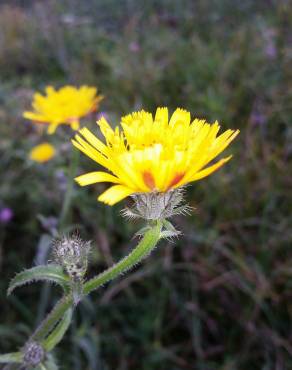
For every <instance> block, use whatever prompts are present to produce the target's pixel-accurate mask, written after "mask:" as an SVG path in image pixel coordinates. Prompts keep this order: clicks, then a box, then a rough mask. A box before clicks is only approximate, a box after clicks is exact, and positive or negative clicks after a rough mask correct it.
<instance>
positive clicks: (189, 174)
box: [73, 108, 239, 205]
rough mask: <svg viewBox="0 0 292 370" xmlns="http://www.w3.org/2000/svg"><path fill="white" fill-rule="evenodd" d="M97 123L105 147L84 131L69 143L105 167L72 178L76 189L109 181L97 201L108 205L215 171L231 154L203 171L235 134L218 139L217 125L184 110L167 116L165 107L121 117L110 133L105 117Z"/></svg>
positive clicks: (166, 189) (237, 131)
mask: <svg viewBox="0 0 292 370" xmlns="http://www.w3.org/2000/svg"><path fill="white" fill-rule="evenodd" d="M98 125H99V127H100V130H101V132H102V134H103V136H104V137H105V139H106V144H104V143H103V142H101V141H100V140H99V139H98V138H97V137H96V136H94V135H93V134H92V133H91V132H90V131H89V130H88V129H87V128H82V129H81V130H80V131H79V134H80V135H76V136H75V140H73V144H74V145H75V146H76V148H78V149H79V150H81V151H82V152H83V153H85V154H86V155H87V156H88V157H90V158H91V159H93V160H94V161H96V162H97V163H99V164H101V165H102V166H103V167H105V168H107V169H108V170H109V171H111V172H112V174H109V173H107V172H100V171H98V172H91V173H87V174H85V175H82V176H79V177H77V178H76V181H77V182H78V183H79V184H80V185H81V186H85V185H89V184H93V183H98V182H111V183H114V184H116V185H114V186H112V187H111V188H109V189H108V190H106V191H105V192H104V193H103V194H102V195H100V196H99V198H98V200H100V201H101V202H104V203H106V204H109V205H113V204H115V203H117V202H118V201H120V200H121V199H123V198H125V197H127V196H128V195H132V194H135V193H149V192H167V191H169V190H172V189H175V188H179V187H181V186H183V185H185V184H187V183H189V182H192V181H196V180H200V179H202V178H204V177H206V176H208V175H210V174H211V173H212V172H214V171H216V170H217V169H218V168H220V167H221V166H222V165H223V164H224V163H226V162H227V161H228V160H229V159H230V158H231V156H228V157H225V158H223V159H220V160H219V161H218V162H216V163H214V164H212V165H210V166H209V167H206V165H207V164H208V163H210V162H211V161H212V160H213V159H215V158H216V157H217V156H218V155H219V154H220V153H221V152H222V151H223V150H224V149H225V148H226V147H227V146H228V145H229V144H230V143H231V141H232V140H233V139H234V138H235V137H236V136H237V135H238V133H239V130H236V131H234V130H227V131H225V132H223V133H222V134H221V135H218V132H219V129H220V126H219V124H218V122H215V123H214V124H209V123H206V122H205V120H199V119H194V120H193V121H191V114H190V112H187V111H186V110H183V109H176V110H175V112H174V113H173V115H172V116H171V118H170V119H169V117H168V109H167V108H158V109H157V111H156V114H155V117H154V119H153V116H152V114H151V113H148V112H145V111H143V110H142V111H140V112H134V113H133V114H130V115H128V116H125V117H123V118H122V121H121V126H122V131H121V132H120V129H119V127H116V129H115V130H113V129H112V128H111V127H110V125H109V124H108V122H107V121H106V120H105V118H102V119H101V120H99V121H98Z"/></svg>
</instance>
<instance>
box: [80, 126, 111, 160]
mask: <svg viewBox="0 0 292 370" xmlns="http://www.w3.org/2000/svg"><path fill="white" fill-rule="evenodd" d="M79 133H80V134H81V135H82V136H83V137H84V138H85V139H86V140H87V141H88V142H89V144H91V145H92V146H93V147H94V148H96V149H97V150H98V151H100V152H101V153H103V154H107V153H108V148H107V146H106V145H105V144H104V143H103V142H102V141H100V140H99V139H98V138H97V137H96V136H95V135H94V134H93V133H92V132H91V131H90V130H88V128H86V127H83V128H82V129H81V130H79Z"/></svg>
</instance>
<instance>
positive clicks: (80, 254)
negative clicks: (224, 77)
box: [53, 235, 90, 281]
mask: <svg viewBox="0 0 292 370" xmlns="http://www.w3.org/2000/svg"><path fill="white" fill-rule="evenodd" d="M53 251H54V259H55V261H56V263H58V264H59V265H61V266H63V268H64V270H65V271H66V272H67V273H68V275H69V276H70V277H71V279H72V280H73V281H82V279H83V277H84V275H85V273H86V271H87V265H88V255H89V252H90V242H84V241H83V240H82V239H81V238H80V237H79V236H78V235H73V236H64V237H63V238H61V239H59V240H57V241H55V244H54V250H53Z"/></svg>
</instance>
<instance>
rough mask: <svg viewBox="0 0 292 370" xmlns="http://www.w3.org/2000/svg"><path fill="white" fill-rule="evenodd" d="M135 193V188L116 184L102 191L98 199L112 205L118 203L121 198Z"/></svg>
mask: <svg viewBox="0 0 292 370" xmlns="http://www.w3.org/2000/svg"><path fill="white" fill-rule="evenodd" d="M134 193H135V191H134V190H133V189H130V188H127V187H126V186H123V185H114V186H112V187H111V188H109V189H107V190H106V191H105V192H104V193H102V194H101V195H100V196H99V197H98V200H99V201H100V202H103V203H105V204H108V205H110V206H112V205H114V204H116V203H118V202H119V201H120V200H122V199H124V198H126V197H127V196H129V195H131V194H134Z"/></svg>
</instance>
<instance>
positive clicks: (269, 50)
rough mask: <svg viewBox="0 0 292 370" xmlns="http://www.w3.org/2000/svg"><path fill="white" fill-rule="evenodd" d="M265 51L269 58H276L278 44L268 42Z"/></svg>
mask: <svg viewBox="0 0 292 370" xmlns="http://www.w3.org/2000/svg"><path fill="white" fill-rule="evenodd" d="M265 53H266V56H267V57H268V58H269V59H275V57H276V55H277V49H276V46H275V45H274V44H272V43H270V44H268V45H267V46H266V48H265Z"/></svg>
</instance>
